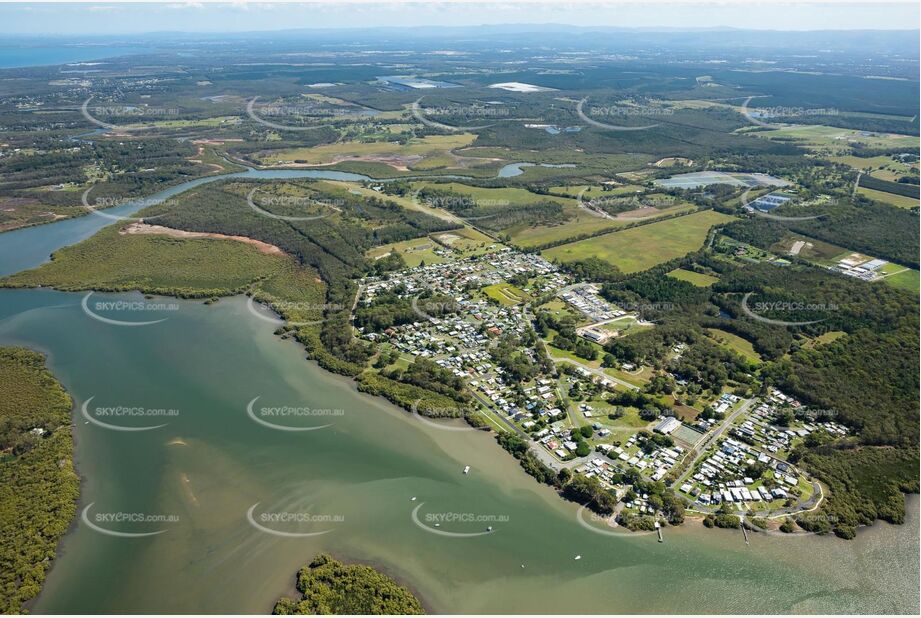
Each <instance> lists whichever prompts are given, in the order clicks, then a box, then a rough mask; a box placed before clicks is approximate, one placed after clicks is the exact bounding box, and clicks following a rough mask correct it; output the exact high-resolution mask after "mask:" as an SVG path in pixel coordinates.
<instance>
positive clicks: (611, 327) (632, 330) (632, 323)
mask: <svg viewBox="0 0 921 618" xmlns="http://www.w3.org/2000/svg"><path fill="white" fill-rule="evenodd" d="M601 328H602V330H606V331H611V332H617V333H620V334H621V336H627V335H635V334H636V333H641V332H643V331H644V330H649V329H651V328H655V326H653V325H652V324H640V323H639V322H637V321H636V318H635V317H633V316H632V315H625V316H623V317H620V318H617V319H616V320H613V321H611V322H608V323H606V324H603V325H602V326H601Z"/></svg>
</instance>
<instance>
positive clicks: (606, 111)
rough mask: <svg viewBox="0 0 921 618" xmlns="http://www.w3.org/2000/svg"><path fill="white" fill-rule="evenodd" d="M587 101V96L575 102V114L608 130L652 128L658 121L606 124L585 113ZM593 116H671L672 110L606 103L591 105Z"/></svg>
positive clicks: (643, 129)
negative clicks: (639, 124) (640, 123)
mask: <svg viewBox="0 0 921 618" xmlns="http://www.w3.org/2000/svg"><path fill="white" fill-rule="evenodd" d="M586 101H588V97H585V98H583V99H581V100H580V101H579V102H578V103H577V104H576V114H577V115H578V116H579V118H580V119H582V121H583V122H585V123H588V124H590V125H592V126H593V127H598V128H600V129H608V130H609V131H645V130H647V129H653V128H655V127H657V126H659V123H654V124H647V125H641V126H630V125H616V124H608V123H606V122H601V121H599V120H596V119H595V118H592V117H590V116H588V115H587V114H586V113H585V102H586ZM589 111H590V112H591V113H592V114H593V115H594V116H604V117H608V118H610V117H616V118H632V117H637V116H671V115H672V114H673V113H674V112H673V111H672V109H671V108H667V107H649V106H632V105H622V106H619V105H608V106H601V107H592V108H591V109H590V110H589Z"/></svg>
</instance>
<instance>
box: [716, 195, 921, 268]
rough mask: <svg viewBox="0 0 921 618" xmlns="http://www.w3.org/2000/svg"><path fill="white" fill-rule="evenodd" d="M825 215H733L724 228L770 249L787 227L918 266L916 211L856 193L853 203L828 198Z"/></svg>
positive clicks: (781, 211) (790, 210) (788, 209)
mask: <svg viewBox="0 0 921 618" xmlns="http://www.w3.org/2000/svg"><path fill="white" fill-rule="evenodd" d="M821 213H822V217H821V218H819V219H811V220H808V221H775V220H769V219H763V218H755V219H751V220H743V221H735V222H733V223H730V224H728V225H726V226H725V227H724V228H723V233H724V234H726V235H727V236H730V237H731V238H735V239H736V240H738V241H741V242H744V243H748V244H751V245H754V246H756V247H759V248H761V249H768V248H770V246H771V245H773V244H774V243H776V242H777V241H779V240H780V239H781V238H783V237H784V235H785V234H786V233H787V231H792V232H797V233H799V234H804V235H806V236H810V237H812V238H817V239H818V240H824V241H825V242H829V243H832V244H835V245H839V246H841V247H847V248H848V249H851V250H852V251H860V252H861V253H866V254H867V255H872V256H873V257H880V258H885V259H887V260H890V261H892V262H896V263H899V264H903V265H905V266H911V267H913V268H917V267H918V244H919V240H921V239H919V232H918V216H917V215H916V214H912V213H911V212H910V211H909V210H907V209H904V208H896V207H895V206H889V205H887V204H880V203H878V202H873V201H870V200H868V199H866V198H862V197H860V196H858V197H857V198H856V201H855V202H854V203H843V202H842V203H838V204H830V205H827V206H825V207H823V209H822V211H821ZM772 214H776V215H781V216H789V217H800V216H803V215H807V214H808V215H812V214H815V213H813V212H809V213H804V212H802V211H800V210H797V209H796V207H793V206H784V207H781V208H778V209H776V210H774V211H772Z"/></svg>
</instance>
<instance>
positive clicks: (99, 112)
mask: <svg viewBox="0 0 921 618" xmlns="http://www.w3.org/2000/svg"><path fill="white" fill-rule="evenodd" d="M94 96H95V95H90V97H89V98H87V99H86V101H84V102H83V105H81V106H80V113H82V114H83V117H84V118H86V119H87V120H89V121H90V122H92V123H93V124H95V125H97V126H100V127H103V128H105V129H110V130H113V131H146V130H150V129H156V128H157V126H156V125H153V124H141V125H119V124H114V123H111V122H105V121H103V120H100V119H99V118H97V116H103V117H107V118H120V119H122V120H124V119H131V118H135V119H138V118H149V117H151V116H154V117H161V118H177V117H179V114H180V110H179V108H175V107H151V106H149V105H141V106H137V105H119V104H115V103H113V104H108V105H96V106H94V107H90V101H92V100H93V97H94ZM94 114H95V115H94Z"/></svg>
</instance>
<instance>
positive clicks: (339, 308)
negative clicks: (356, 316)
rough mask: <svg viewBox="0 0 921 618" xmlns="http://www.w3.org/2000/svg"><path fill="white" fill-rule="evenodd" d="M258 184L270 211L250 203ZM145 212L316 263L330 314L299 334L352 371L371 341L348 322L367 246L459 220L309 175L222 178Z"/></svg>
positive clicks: (333, 363) (163, 221)
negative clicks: (300, 178) (289, 179)
mask: <svg viewBox="0 0 921 618" xmlns="http://www.w3.org/2000/svg"><path fill="white" fill-rule="evenodd" d="M253 189H257V190H259V191H261V192H260V193H258V194H254V195H252V196H251V198H252V200H253V202H254V204H255V205H256V206H257V207H258V208H259V209H260V210H263V211H265V212H267V213H269V215H266V214H265V212H263V213H260V212H258V211H257V210H255V209H253V208H251V207H250V206H249V205H248V203H247V197H246V196H247V195H249V194H250V191H252V190H253ZM308 204H309V207H308V206H307V205H308ZM331 207H332V208H331ZM305 208H307V209H308V212H305ZM331 210H332V211H334V212H331ZM142 214H143V216H145V217H149V218H151V220H153V221H155V222H156V223H157V224H159V225H165V226H167V227H175V228H179V229H184V230H190V231H200V232H218V233H222V234H230V235H239V236H246V237H249V238H255V239H257V240H261V241H263V242H267V243H270V244H272V245H275V246H277V247H280V248H281V249H282V250H283V251H285V252H286V253H288V254H290V255H293V256H294V257H295V258H297V260H298V261H299V262H300V263H301V264H304V265H308V266H311V267H313V268H315V269H316V270H317V271H318V272H319V273H320V277H321V278H322V279H323V281H324V282H325V283H326V284H327V298H326V303H325V311H324V321H323V323H322V325H321V326H320V328H319V332H317V329H315V328H298V329H297V331H296V333H295V336H296V337H297V338H298V340H299V341H301V342H302V343H304V344H305V345H306V346H307V348H308V350H309V351H310V353H311V354H312V355H313V356H314V357H315V358H316V359H317V360H318V361H319V362H320V363H321V364H322V365H323V366H324V367H325V368H327V369H329V370H331V371H336V372H338V373H345V374H349V375H357V374H358V373H360V372H361V370H362V368H363V367H364V365H365V363H366V362H367V360H368V359H369V358H370V356H371V350H370V349H369V347H368V346H367V345H365V344H363V343H361V342H359V341H357V340H356V339H354V338H353V337H352V335H351V325H350V323H349V313H350V309H351V307H352V303H353V301H354V298H355V293H356V287H355V283H354V281H353V278H354V277H357V276H360V275H361V274H364V273H366V272H369V271H370V270H371V269H372V268H373V267H372V266H371V265H370V264H369V263H368V261H367V260H366V259H365V257H364V252H365V251H366V250H368V249H369V248H371V247H373V246H376V245H379V244H384V243H389V242H394V241H398V240H405V239H409V238H415V237H418V236H423V235H425V234H427V233H429V232H434V231H441V230H446V229H454V228H456V227H457V225H455V224H450V223H447V222H445V221H442V220H440V219H436V218H434V217H431V216H428V215H426V214H424V213H416V212H412V211H408V210H406V209H404V208H402V207H400V206H398V205H396V204H393V203H392V202H387V201H385V200H380V199H370V200H369V199H366V198H363V197H356V196H354V195H351V194H349V193H348V192H347V191H344V190H343V191H335V192H329V191H327V190H325V189H324V190H321V189H318V188H317V187H316V185H312V184H311V183H303V182H302V183H278V184H275V185H266V184H265V183H246V182H231V183H222V184H219V185H212V186H209V187H208V190H207V191H194V192H192V193H190V194H189V195H188V196H187V198H186V199H184V200H183V202H182V204H181V205H163V206H154V207H152V208H150V209H148V210H145V211H144V213H142ZM273 215H274V216H273ZM320 215H323V216H320ZM154 217H156V219H154Z"/></svg>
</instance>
